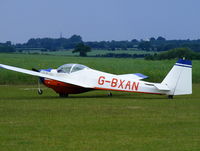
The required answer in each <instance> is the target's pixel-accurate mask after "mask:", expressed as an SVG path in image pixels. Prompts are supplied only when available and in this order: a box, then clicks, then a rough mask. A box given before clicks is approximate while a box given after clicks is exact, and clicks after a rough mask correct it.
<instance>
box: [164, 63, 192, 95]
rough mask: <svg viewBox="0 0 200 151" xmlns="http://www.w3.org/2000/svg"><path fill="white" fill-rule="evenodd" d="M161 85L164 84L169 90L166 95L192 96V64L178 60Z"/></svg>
mask: <svg viewBox="0 0 200 151" xmlns="http://www.w3.org/2000/svg"><path fill="white" fill-rule="evenodd" d="M162 84H166V85H167V86H168V87H169V88H170V91H169V92H168V95H184V94H192V62H191V61H190V60H183V59H180V60H178V61H177V62H176V64H175V65H174V66H173V68H172V69H171V71H170V72H169V73H168V74H167V76H166V77H165V79H164V80H163V81H162Z"/></svg>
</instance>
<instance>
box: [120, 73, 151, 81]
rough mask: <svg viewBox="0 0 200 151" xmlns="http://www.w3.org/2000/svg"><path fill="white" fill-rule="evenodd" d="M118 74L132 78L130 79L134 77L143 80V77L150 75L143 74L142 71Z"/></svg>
mask: <svg viewBox="0 0 200 151" xmlns="http://www.w3.org/2000/svg"><path fill="white" fill-rule="evenodd" d="M118 76H120V77H123V78H130V79H134V80H142V79H146V78H148V76H146V75H143V74H141V73H132V74H121V75H118Z"/></svg>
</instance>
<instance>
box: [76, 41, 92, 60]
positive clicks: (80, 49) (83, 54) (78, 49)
mask: <svg viewBox="0 0 200 151" xmlns="http://www.w3.org/2000/svg"><path fill="white" fill-rule="evenodd" d="M90 51H91V48H90V47H89V46H87V45H85V44H84V43H79V44H77V45H76V46H75V49H74V50H73V51H72V53H76V52H79V53H80V54H79V55H80V56H81V57H86V56H87V52H90Z"/></svg>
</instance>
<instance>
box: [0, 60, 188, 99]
mask: <svg viewBox="0 0 200 151" xmlns="http://www.w3.org/2000/svg"><path fill="white" fill-rule="evenodd" d="M0 68H4V69H8V70H13V71H17V72H21V73H25V74H29V75H33V76H38V77H40V81H41V82H42V83H43V84H44V85H45V86H47V87H49V88H52V89H53V90H54V91H55V92H56V93H58V94H59V95H60V97H67V96H68V94H78V93H83V92H87V91H91V90H109V91H124V92H136V93H148V94H163V95H167V96H168V98H169V99H172V98H173V96H174V95H186V94H192V62H191V61H190V60H185V59H179V60H178V61H177V62H176V63H175V65H174V66H173V68H172V69H171V70H170V72H169V73H168V74H167V76H166V77H165V78H164V80H163V81H162V82H161V83H152V82H146V81H142V79H145V78H147V76H145V75H143V74H140V73H136V74H123V75H116V74H110V73H106V72H102V71H98V70H94V69H91V68H89V67H87V66H84V65H81V64H65V65H62V66H60V67H59V68H57V69H41V70H36V69H32V70H33V71H31V70H26V69H22V68H18V67H13V66H8V65H3V64H0ZM38 92H39V93H42V91H41V90H40V89H39V91H38Z"/></svg>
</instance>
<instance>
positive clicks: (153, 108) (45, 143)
mask: <svg viewBox="0 0 200 151" xmlns="http://www.w3.org/2000/svg"><path fill="white" fill-rule="evenodd" d="M32 88H36V86H13V85H9V86H0V115H1V118H0V150H2V151H24V150H25V151H26V150H27V151H29V150H30V151H32V150H33V151H135V150H136V151H199V150H200V143H199V141H200V126H199V125H200V118H199V117H200V101H199V98H200V93H199V88H200V85H199V84H194V86H193V90H194V92H193V95H188V96H177V97H175V99H174V100H169V99H166V96H159V95H145V94H135V93H121V92H113V94H114V95H113V97H107V92H105V91H93V92H88V93H85V94H80V95H71V96H70V97H69V98H66V99H61V98H58V97H57V95H56V94H55V93H54V92H52V91H51V90H50V89H45V91H44V95H42V96H38V95H37V92H36V90H35V89H32Z"/></svg>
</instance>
